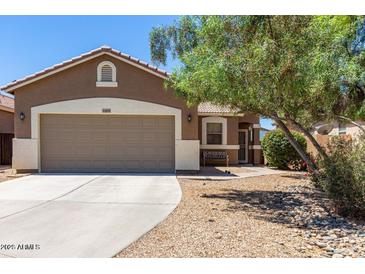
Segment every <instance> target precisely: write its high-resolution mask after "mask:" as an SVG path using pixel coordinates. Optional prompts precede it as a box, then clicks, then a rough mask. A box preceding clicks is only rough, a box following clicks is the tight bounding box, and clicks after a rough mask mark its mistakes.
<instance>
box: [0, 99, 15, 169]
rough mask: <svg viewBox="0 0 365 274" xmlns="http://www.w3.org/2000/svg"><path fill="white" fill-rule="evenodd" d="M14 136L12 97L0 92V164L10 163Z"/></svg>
mask: <svg viewBox="0 0 365 274" xmlns="http://www.w3.org/2000/svg"><path fill="white" fill-rule="evenodd" d="M13 137H14V99H13V98H12V97H11V96H9V95H7V94H6V93H0V165H10V164H11V157H12V139H13Z"/></svg>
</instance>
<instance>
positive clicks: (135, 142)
mask: <svg viewBox="0 0 365 274" xmlns="http://www.w3.org/2000/svg"><path fill="white" fill-rule="evenodd" d="M174 128H175V122H174V117H173V116H117V115H68V114H43V115H41V132H40V138H41V139H40V142H41V171H42V172H173V171H174V170H175V160H174V159H175V130H174Z"/></svg>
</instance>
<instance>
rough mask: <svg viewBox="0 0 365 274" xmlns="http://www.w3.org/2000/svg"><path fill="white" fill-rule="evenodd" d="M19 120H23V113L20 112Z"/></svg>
mask: <svg viewBox="0 0 365 274" xmlns="http://www.w3.org/2000/svg"><path fill="white" fill-rule="evenodd" d="M19 118H20V120H22V121H23V120H24V119H25V114H24V112H20V114H19Z"/></svg>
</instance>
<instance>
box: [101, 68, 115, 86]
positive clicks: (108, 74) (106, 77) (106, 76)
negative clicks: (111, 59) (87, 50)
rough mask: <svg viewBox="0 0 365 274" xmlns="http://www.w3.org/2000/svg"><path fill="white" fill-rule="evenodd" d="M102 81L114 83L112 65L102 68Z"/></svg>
mask: <svg viewBox="0 0 365 274" xmlns="http://www.w3.org/2000/svg"><path fill="white" fill-rule="evenodd" d="M101 81H102V82H113V68H112V67H111V66H110V65H104V66H102V67H101Z"/></svg>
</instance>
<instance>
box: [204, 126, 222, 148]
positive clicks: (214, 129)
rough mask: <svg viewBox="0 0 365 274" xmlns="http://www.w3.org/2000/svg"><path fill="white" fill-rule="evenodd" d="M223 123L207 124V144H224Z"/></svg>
mask: <svg viewBox="0 0 365 274" xmlns="http://www.w3.org/2000/svg"><path fill="white" fill-rule="evenodd" d="M222 133H223V127H222V123H207V144H208V145H221V144H222Z"/></svg>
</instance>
